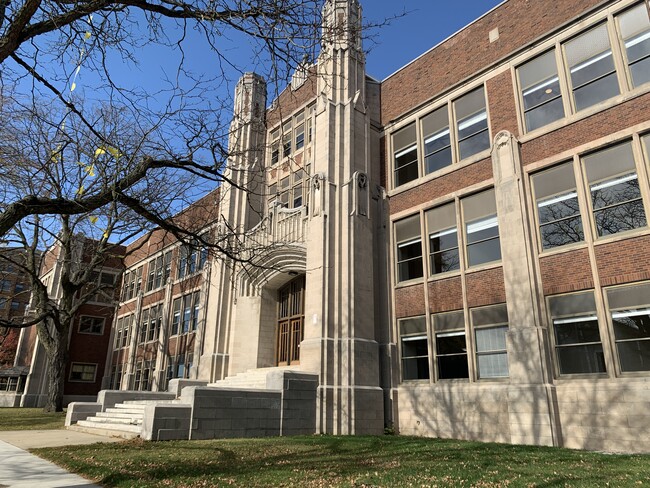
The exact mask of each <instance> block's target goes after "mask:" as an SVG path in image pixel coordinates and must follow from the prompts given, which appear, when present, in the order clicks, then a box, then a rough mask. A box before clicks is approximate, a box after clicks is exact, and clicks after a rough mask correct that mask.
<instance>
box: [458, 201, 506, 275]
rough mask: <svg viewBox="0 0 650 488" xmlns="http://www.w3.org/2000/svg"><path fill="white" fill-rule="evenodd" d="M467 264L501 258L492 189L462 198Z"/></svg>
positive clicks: (473, 264)
mask: <svg viewBox="0 0 650 488" xmlns="http://www.w3.org/2000/svg"><path fill="white" fill-rule="evenodd" d="M462 204H463V212H464V217H465V233H466V237H467V262H468V265H469V266H476V265H478V264H483V263H488V262H491V261H498V260H499V259H501V244H500V241H499V225H498V221H497V216H496V202H495V199H494V190H488V191H485V192H482V193H478V194H476V195H473V196H471V197H467V198H465V199H463V201H462Z"/></svg>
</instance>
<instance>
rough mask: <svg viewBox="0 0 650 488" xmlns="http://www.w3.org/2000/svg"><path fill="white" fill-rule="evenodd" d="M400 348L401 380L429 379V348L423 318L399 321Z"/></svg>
mask: <svg viewBox="0 0 650 488" xmlns="http://www.w3.org/2000/svg"><path fill="white" fill-rule="evenodd" d="M399 334H400V342H401V346H402V379H403V380H428V379H429V346H428V342H429V341H428V340H427V323H426V318H425V317H416V318H410V319H403V320H400V321H399Z"/></svg>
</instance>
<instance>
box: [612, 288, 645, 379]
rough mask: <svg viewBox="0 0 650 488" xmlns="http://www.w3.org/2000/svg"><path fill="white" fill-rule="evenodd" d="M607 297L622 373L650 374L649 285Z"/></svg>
mask: <svg viewBox="0 0 650 488" xmlns="http://www.w3.org/2000/svg"><path fill="white" fill-rule="evenodd" d="M606 293H607V302H608V303H609V310H610V315H611V318H612V327H613V329H614V341H615V343H616V352H617V355H618V361H619V365H620V368H621V371H622V372H624V373H627V372H632V371H650V284H649V283H644V284H641V285H633V286H623V287H617V288H611V289H608V290H607V291H606Z"/></svg>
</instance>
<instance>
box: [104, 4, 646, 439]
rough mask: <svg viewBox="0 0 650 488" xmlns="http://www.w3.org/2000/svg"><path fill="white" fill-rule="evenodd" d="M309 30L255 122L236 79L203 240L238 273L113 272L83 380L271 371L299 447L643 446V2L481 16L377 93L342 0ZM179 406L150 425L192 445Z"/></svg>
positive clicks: (259, 101) (156, 257)
mask: <svg viewBox="0 0 650 488" xmlns="http://www.w3.org/2000/svg"><path fill="white" fill-rule="evenodd" d="M323 22H324V25H323V43H322V51H321V54H320V55H319V58H318V59H317V60H316V62H315V63H314V64H313V65H308V66H303V67H301V68H300V69H298V70H297V72H296V73H295V75H294V77H293V79H292V80H291V85H290V86H289V87H287V89H286V90H285V91H284V92H283V93H282V94H281V95H280V96H279V98H278V99H277V100H275V101H274V102H273V103H272V105H271V106H270V107H269V108H268V109H267V110H266V111H264V110H263V107H265V106H266V86H265V83H264V80H262V79H261V78H260V77H259V76H257V75H254V74H247V75H245V76H244V77H243V78H242V80H241V81H240V83H239V85H238V87H237V92H236V96H235V109H234V112H235V115H234V119H233V123H232V127H231V129H232V130H231V137H230V150H231V153H232V157H231V164H230V174H229V177H230V181H232V182H234V185H228V184H225V185H224V186H223V187H222V194H221V196H220V208H221V215H222V217H220V219H219V220H218V222H217V223H215V224H214V227H211V228H213V230H214V232H215V235H219V233H220V232H224V229H228V230H229V231H235V232H237V233H239V234H240V235H241V236H243V237H242V238H241V242H242V243H243V245H244V247H245V248H247V249H249V250H250V253H251V254H250V256H249V258H250V259H247V260H243V261H236V262H233V261H229V260H227V259H224V260H221V259H220V260H209V261H206V262H208V263H209V264H207V265H204V266H203V267H202V265H203V264H204V262H203V261H204V260H203V259H202V257H201V256H202V254H201V253H200V251H198V252H197V251H196V250H195V251H194V252H192V251H191V250H188V251H185V252H183V251H182V249H181V248H179V247H178V246H176V248H174V246H173V243H169V245H167V244H161V245H156V246H154V247H153V248H152V249H151V251H147V252H146V253H145V254H144V255H143V256H142V257H141V258H139V259H138V260H137V261H134V262H133V263H130V264H129V265H128V269H129V271H128V272H127V275H126V276H127V279H125V284H126V287H125V288H124V289H123V292H122V293H123V296H122V300H123V303H122V305H121V307H120V312H119V314H118V319H117V323H116V327H115V332H114V336H115V337H114V345H115V350H114V352H113V360H112V364H113V369H112V375H111V378H112V379H110V378H108V377H107V379H106V380H105V381H106V383H105V384H106V385H108V384H109V383H110V385H111V386H112V387H113V388H118V387H119V388H121V389H122V390H127V389H149V388H151V389H152V390H154V391H155V390H163V389H165V386H166V379H167V378H172V377H185V376H187V377H188V380H194V381H196V385H199V384H203V385H206V384H209V385H210V386H209V387H210V388H219V387H223V386H231V387H236V386H237V385H238V386H239V387H246V388H253V387H254V385H253V383H251V382H249V383H247V382H246V381H245V379H246V378H249V379H251V378H255V377H256V375H257V376H259V375H260V374H267V373H268V374H272V373H274V372H277V371H278V370H280V371H286V370H287V369H291V370H296V371H299V372H302V373H307V374H311V375H313V377H314V378H316V382H317V389H316V396H315V400H314V407H313V408H314V410H313V412H312V413H311V414H305V416H304V418H305V419H307V420H306V421H305V422H306V423H307V424H309V425H307V427H306V428H307V431H311V432H326V433H333V434H362V433H380V432H382V431H383V429H384V427H385V426H394V427H395V428H396V430H398V431H399V432H401V433H403V434H414V435H427V436H439V437H454V438H462V439H477V440H483V441H499V442H511V443H528V444H539V445H556V446H566V447H576V448H587V449H607V450H627V451H650V442H649V441H647V440H645V439H647V438H650V437H649V436H648V435H647V434H649V433H650V431H649V430H648V429H650V422H649V420H650V419H649V418H648V416H647V414H646V412H647V411H648V406H650V389H649V387H648V385H649V384H650V383H648V378H649V376H648V373H649V371H650V264H649V258H650V255H649V254H650V246H649V245H648V244H649V243H650V230H649V228H648V224H647V212H648V209H649V205H650V200H649V198H650V180H649V177H648V175H649V171H650V166H649V165H650V111H649V108H650V106H649V105H650V83H649V82H650V61H649V60H650V21H649V20H648V10H647V7H646V4H645V2H642V1H639V0H615V1H614V0H608V1H602V0H574V1H571V2H568V1H564V2H551V1H549V0H540V1H537V2H530V1H528V0H506V1H504V2H503V3H501V4H500V5H498V6H497V7H495V8H494V9H493V10H491V11H490V12H488V13H486V14H485V15H484V16H482V17H481V18H480V19H478V20H476V21H475V22H473V23H472V24H470V25H468V26H466V27H465V28H463V29H462V30H461V31H459V32H458V33H456V34H454V35H453V36H451V37H450V38H449V39H447V40H445V41H443V42H441V43H440V44H438V45H437V46H435V47H433V48H432V49H431V50H429V51H428V52H426V53H424V54H422V55H421V56H420V57H418V58H417V59H415V60H414V61H412V62H411V63H409V64H408V65H407V66H405V67H403V68H402V69H400V70H399V71H397V72H396V73H394V74H393V75H391V76H389V77H388V78H387V79H385V80H383V81H377V80H375V79H373V78H371V77H370V76H368V75H367V74H366V72H365V63H364V54H363V50H362V46H361V36H360V35H359V32H360V29H361V27H360V26H361V9H360V6H359V4H358V2H357V1H355V0H327V1H326V2H325V7H324V15H323ZM243 188H247V189H248V191H247V192H245V191H243V190H242V189H243ZM168 249H170V250H169V251H168ZM189 256H192V258H191V259H190V258H189ZM188 262H191V263H192V265H191V266H193V267H191V272H185V271H179V270H184V269H188V268H187V266H189V265H188V264H187V263H188ZM174 263H178V264H174ZM159 269H162V277H161V280H158V277H159V274H160V273H159V271H158V270H159ZM151 270H154V271H151ZM199 270H200V272H199ZM152 273H153V274H152ZM186 275H190V278H186ZM152 276H153V280H154V281H153V286H149V285H148V284H147V285H146V286H145V282H146V283H148V280H151V279H152V278H151V277H152ZM165 278H170V279H168V280H165ZM186 279H189V280H190V282H191V284H188V285H187V286H186V287H185V288H182V287H180V284H181V283H182V282H183V281H184V280H186ZM191 280H196V281H191ZM165 281H167V284H165ZM131 283H135V285H134V286H132V285H131ZM138 289H140V290H141V294H140V295H138V297H136V295H137V293H136V292H137V290H138ZM197 300H198V301H197ZM160 304H162V305H163V307H162V312H160V310H159V309H158V308H156V307H158V306H159V305H160ZM143 311H148V312H147V313H148V315H146V313H144V312H143ZM152 311H153V312H152ZM161 313H162V316H161V315H160V314H161ZM152 314H153V316H154V317H156V320H155V321H152V320H151V317H152ZM131 315H133V317H132V318H129V317H130V316H131ZM159 317H161V318H159ZM160 323H162V326H160V325H158V324H160ZM152 324H153V325H152ZM129 331H130V332H129ZM150 331H153V336H151V335H150V334H149V332H150ZM150 337H158V338H159V340H158V342H155V341H154V342H153V344H157V346H156V347H159V349H158V354H157V355H155V357H154V354H153V351H152V350H150V349H148V347H149V346H148V345H147V344H148V342H149V338H150ZM143 338H144V339H143ZM147 351H149V352H147ZM161 351H162V352H164V354H162V355H161V354H160V352H161ZM190 357H191V360H190V359H189V358H190ZM181 365H182V368H181ZM235 377H236V378H240V379H241V381H239V382H238V381H237V380H235V379H234V378H235ZM268 384H270V383H268ZM188 398H189V397H188ZM188 401H189V400H188ZM202 408H207V407H202ZM181 411H182V408H180V407H179V410H178V412H181ZM148 412H149V414H151V415H153V414H154V413H153V410H151V411H148ZM187 412H190V413H187V414H186V415H189V416H190V417H188V419H190V420H192V421H191V422H189V420H188V424H187V425H192V427H188V429H190V430H189V431H182V430H178V429H177V430H175V431H173V433H171V434H170V432H172V431H166V432H167V433H166V434H165V435H167V436H174V435H176V436H178V437H185V438H187V436H188V435H189V437H190V438H196V436H197V435H198V434H196V429H197V427H196V426H197V425H203V424H201V420H200V419H197V418H196V417H191V416H192V415H196V409H195V410H194V413H192V409H189V407H188V410H187ZM168 414H169V412H168ZM169 415H171V414H169ZM178 415H185V414H181V413H178ZM186 420H187V419H186ZM211 422H212V423H211V424H210V425H211V427H209V428H208V427H206V429H208V430H207V431H202V433H201V434H200V435H204V436H205V435H207V436H210V435H213V436H220V435H230V434H232V435H236V434H237V435H239V434H240V431H227V433H224V432H225V431H220V430H219V429H217V428H216V427H214V425H215V421H211ZM145 424H147V422H145ZM149 425H152V424H151V423H149ZM206 425H207V424H206ZM224 429H225V427H224ZM205 432H208V433H207V434H206V433H205ZM233 432H235V433H233ZM241 432H244V431H243V430H242V431H241ZM246 432H248V431H246ZM256 432H257V434H259V433H260V432H261V431H256ZM157 435H158V434H153V436H151V432H150V433H149V436H150V437H149V438H152V437H153V438H162V437H157Z"/></svg>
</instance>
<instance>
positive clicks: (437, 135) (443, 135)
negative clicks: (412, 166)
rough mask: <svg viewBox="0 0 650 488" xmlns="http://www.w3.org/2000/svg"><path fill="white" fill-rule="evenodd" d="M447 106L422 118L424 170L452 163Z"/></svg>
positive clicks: (435, 169)
mask: <svg viewBox="0 0 650 488" xmlns="http://www.w3.org/2000/svg"><path fill="white" fill-rule="evenodd" d="M448 112H449V111H448V110H447V106H446V105H445V106H444V107H441V108H439V109H438V110H435V111H433V112H431V113H430V114H429V115H427V116H426V117H424V118H423V119H422V134H423V135H424V171H425V173H426V174H429V173H433V172H434V171H438V170H439V169H442V168H444V167H446V166H449V165H450V164H451V136H450V133H449V113H448Z"/></svg>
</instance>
